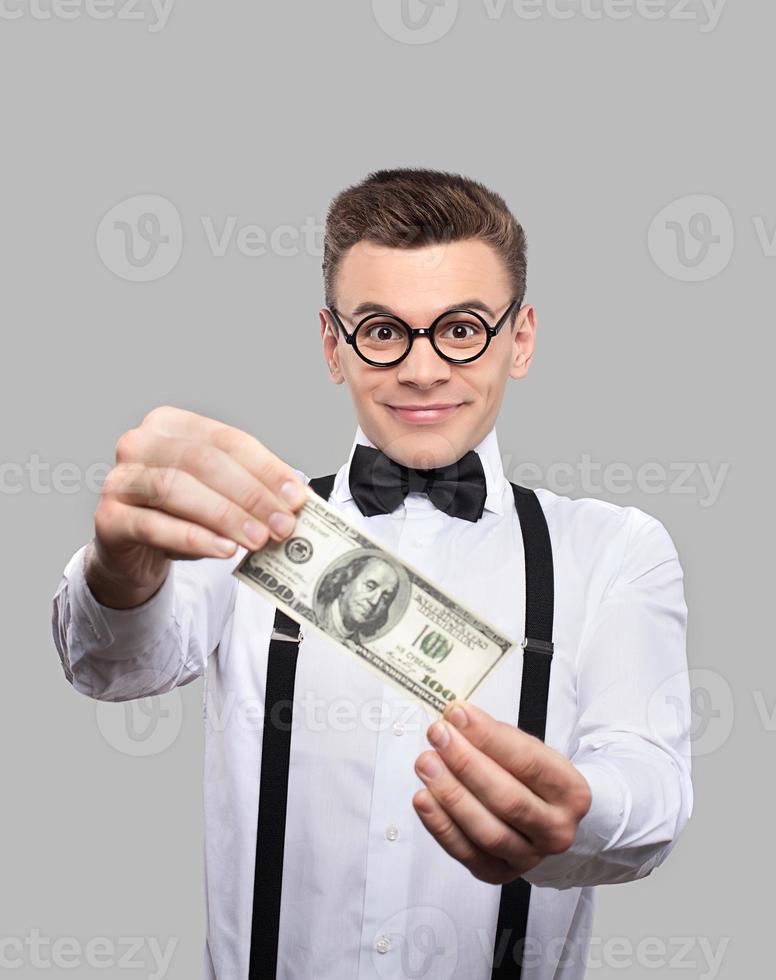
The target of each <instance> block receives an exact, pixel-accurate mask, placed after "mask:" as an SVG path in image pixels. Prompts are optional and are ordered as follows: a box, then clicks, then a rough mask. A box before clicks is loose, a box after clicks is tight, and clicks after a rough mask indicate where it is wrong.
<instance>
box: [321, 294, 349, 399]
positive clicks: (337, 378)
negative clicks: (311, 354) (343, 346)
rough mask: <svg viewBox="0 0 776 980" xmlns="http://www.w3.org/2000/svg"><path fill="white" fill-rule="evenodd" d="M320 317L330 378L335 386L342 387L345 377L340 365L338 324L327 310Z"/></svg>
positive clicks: (325, 358)
mask: <svg viewBox="0 0 776 980" xmlns="http://www.w3.org/2000/svg"><path fill="white" fill-rule="evenodd" d="M318 317H319V319H320V321H321V340H322V341H323V357H324V360H325V361H326V368H327V370H328V372H329V377H330V378H331V380H332V381H333V382H334V384H335V385H341V384H342V382H343V381H344V380H345V375H344V374H343V373H342V370H341V368H340V363H339V356H340V343H339V330H338V328H337V324H336V323H334V321H333V320H332V319H331V317H330V316H329V314H328V312H327V311H326V310H321V311H320V313H319V314H318Z"/></svg>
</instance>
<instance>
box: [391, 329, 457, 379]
mask: <svg viewBox="0 0 776 980" xmlns="http://www.w3.org/2000/svg"><path fill="white" fill-rule="evenodd" d="M449 376H450V364H449V362H448V361H446V360H445V359H444V358H442V357H440V356H439V354H437V352H436V351H435V350H434V347H433V345H432V343H431V337H430V336H429V334H427V333H424V334H421V335H420V336H417V335H416V336H415V337H414V339H413V341H412V347H411V348H410V352H409V354H407V356H406V357H405V358H404V360H403V361H402V362H401V364H399V365H398V374H397V378H398V380H399V381H407V382H414V383H415V384H419V385H424V384H431V383H432V382H434V381H438V380H439V379H440V378H447V377H449Z"/></svg>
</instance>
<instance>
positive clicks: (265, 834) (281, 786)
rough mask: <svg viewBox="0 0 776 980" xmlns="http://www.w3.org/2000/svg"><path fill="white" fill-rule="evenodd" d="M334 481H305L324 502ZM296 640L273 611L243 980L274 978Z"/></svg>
mask: <svg viewBox="0 0 776 980" xmlns="http://www.w3.org/2000/svg"><path fill="white" fill-rule="evenodd" d="M335 476H336V474H332V475H330V476H322V477H319V478H317V479H314V480H310V486H311V487H312V489H313V490H314V491H315V493H317V494H318V495H319V496H321V497H323V498H324V499H325V500H328V499H329V494H330V493H331V490H332V487H333V486H334V477H335ZM281 637H282V638H281ZM299 640H300V631H299V623H297V622H296V620H294V619H291V618H290V617H289V616H286V614H285V613H283V612H281V611H280V610H279V609H277V610H275V624H274V629H273V636H272V639H271V640H270V644H269V658H268V661H267V682H266V693H265V696H264V732H263V741H262V748H261V782H260V790H259V816H258V823H257V826H256V864H255V870H254V885H253V921H252V925H251V954H250V967H249V970H248V978H249V980H276V975H277V958H278V937H279V935H280V896H281V884H282V881H283V846H284V842H285V834H286V804H287V799H288V763H289V757H290V754H291V721H292V717H293V709H294V682H295V680H296V662H297V656H298V654H299ZM289 641H290V642H289Z"/></svg>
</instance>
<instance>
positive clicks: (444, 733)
mask: <svg viewBox="0 0 776 980" xmlns="http://www.w3.org/2000/svg"><path fill="white" fill-rule="evenodd" d="M428 740H429V742H431V744H432V745H436V746H437V747H438V748H440V749H443V748H444V747H445V746H446V745H447V743H448V742H449V741H450V733H449V732H448V730H447V728H446V727H445V724H444V722H442V721H435V722H434V724H433V725H432V726H431V728H429V730H428Z"/></svg>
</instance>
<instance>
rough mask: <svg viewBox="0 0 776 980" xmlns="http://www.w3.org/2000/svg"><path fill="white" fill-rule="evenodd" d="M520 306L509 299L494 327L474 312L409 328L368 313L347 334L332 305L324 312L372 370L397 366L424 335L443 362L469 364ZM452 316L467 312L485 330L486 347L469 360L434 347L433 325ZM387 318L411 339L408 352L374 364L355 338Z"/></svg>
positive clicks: (381, 315) (462, 310)
mask: <svg viewBox="0 0 776 980" xmlns="http://www.w3.org/2000/svg"><path fill="white" fill-rule="evenodd" d="M519 303H520V301H519V300H518V299H517V297H515V298H514V299H513V300H512V302H511V303H510V304H509V306H508V307H507V308H506V310H505V311H504V313H503V314H502V316H501V317H500V318H499V320H498V323H497V324H496V325H495V327H491V325H490V324H489V323H488V322H487V320H486V319H485V318H484V317H483V316H481V315H480V314H479V313H477V312H476V311H475V310H466V309H455V310H445V311H444V313H440V314H439V316H438V317H437V318H436V319H435V320H434V322H433V323H432V324H431V326H430V327H411V326H410V325H409V323H407V322H406V321H405V320H402V318H401V317H400V316H396V314H395V313H369V314H367V316H365V317H364V318H363V319H362V320H359V321H358V323H357V324H356V325H355V327H354V328H353V332H352V333H348V331H347V329H346V327H345V324H344V323H343V322H342V319H341V317H340V315H339V313H338V312H337V310H336V309H335V308H334V307H333V306H330V307H329V306H327V307H326V309H327V311H328V312H329V313H330V314H331V315H332V317H333V318H334V319H335V320H336V322H337V324H338V326H339V327H340V329H341V330H342V332H343V334H344V335H345V342H346V343H348V344H350V345H351V346H352V347H353V350H354V351H355V352H356V354H358V356H359V357H360V358H361V360H362V361H366V363H367V364H371V365H372V366H373V367H396V365H397V364H401V362H402V361H403V360H404V358H405V357H407V355H408V354H409V352H410V351H411V350H412V344H413V342H414V340H415V338H416V337H423V336H428V339H429V340H430V341H431V346H432V347H433V348H434V350H435V351H436V352H437V354H438V355H439V356H440V357H441V358H442V360H444V361H449V362H450V363H451V364H469V363H471V361H476V360H477V358H479V357H482V355H483V354H484V353H485V351H486V350H487V349H488V347H489V346H490V342H491V340H492V339H493V338H494V337H495V336H496V334H498V332H499V330H501V328H502V327H503V326H504V324H505V323H506V322H507V319H508V318H509V314H510V313H511V312H512V311H513V310H514V308H515V306H518V304H519ZM520 305H522V304H520ZM451 313H466V314H467V315H469V316H473V317H476V318H477V319H478V320H479V321H480V323H481V324H482V325H483V327H484V328H485V346H484V347H483V348H482V350H481V351H479V352H478V353H476V354H474V355H473V356H472V357H464V358H461V359H459V358H455V357H449V356H448V355H447V354H443V353H442V351H441V350H440V349H439V348H438V347H437V345H436V340H435V339H434V331H435V329H436V326H437V324H438V323H441V322H442V320H444V319H445V317H448V316H450V314H451ZM386 317H390V319H392V320H396V321H397V322H398V323H400V324H401V325H402V326H403V327H404V329H405V330H406V331H407V334H408V336H409V338H410V342H409V344H407V350H406V351H405V352H404V353H403V354H402V355H401V357H397V358H396V360H395V361H373V360H371V359H370V358H368V357H366V355H364V354H362V353H361V351H360V350H359V349H358V344H356V342H355V337H356V334H357V333H358V331H359V329H360V328H361V327H362V326H363V325H364V324H365V323H366V322H367V321H368V320H376V319H379V318H383V319H385V318H386Z"/></svg>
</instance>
